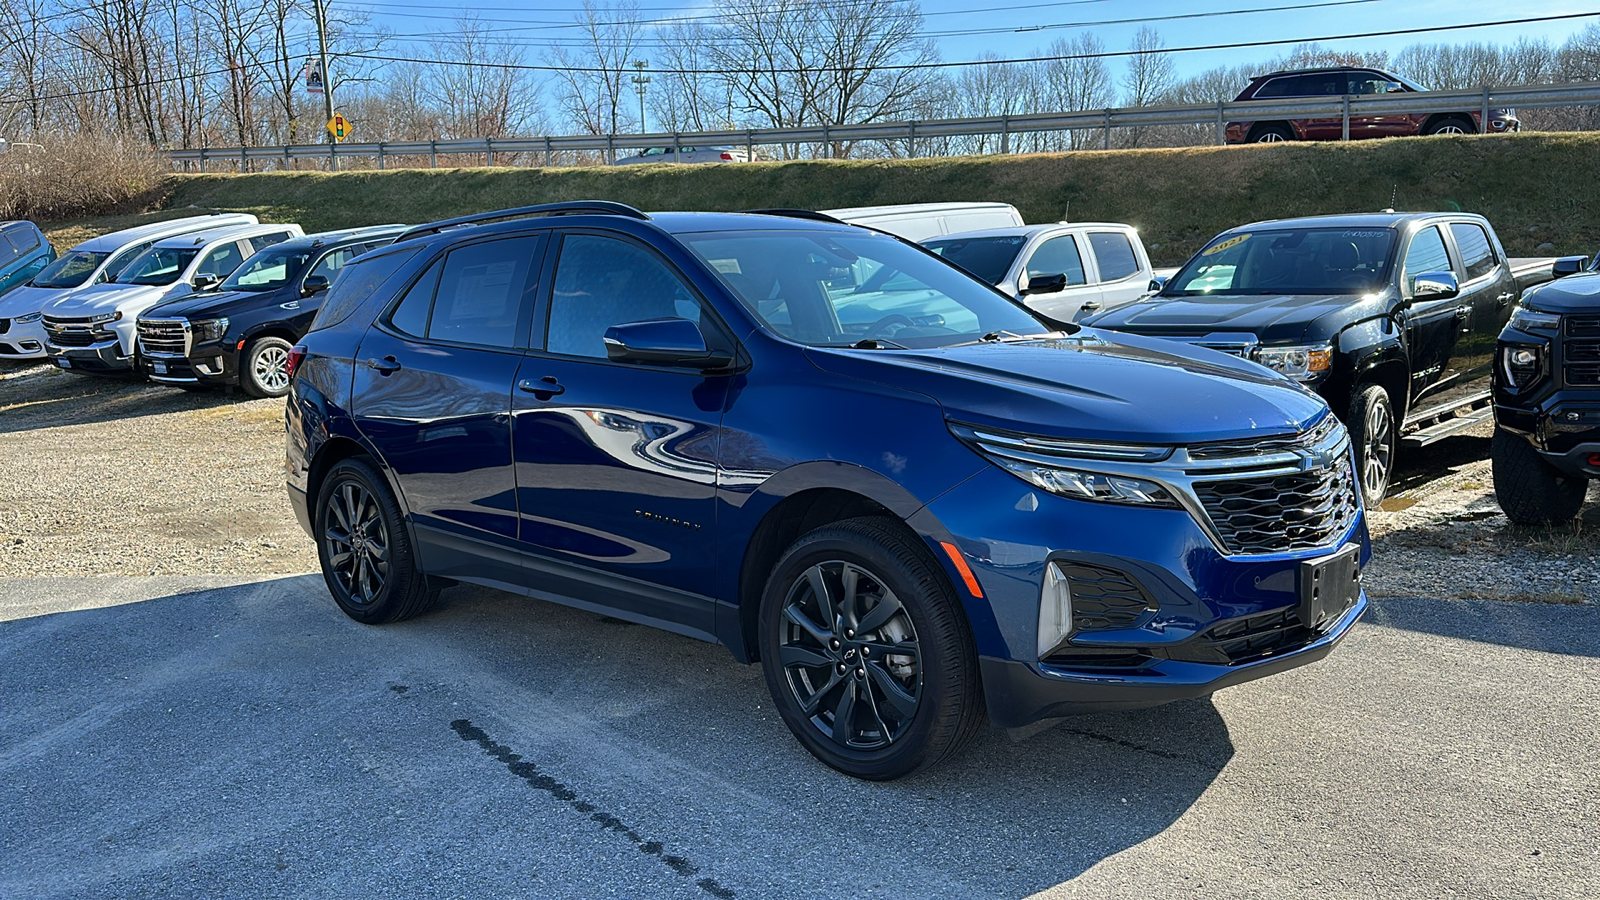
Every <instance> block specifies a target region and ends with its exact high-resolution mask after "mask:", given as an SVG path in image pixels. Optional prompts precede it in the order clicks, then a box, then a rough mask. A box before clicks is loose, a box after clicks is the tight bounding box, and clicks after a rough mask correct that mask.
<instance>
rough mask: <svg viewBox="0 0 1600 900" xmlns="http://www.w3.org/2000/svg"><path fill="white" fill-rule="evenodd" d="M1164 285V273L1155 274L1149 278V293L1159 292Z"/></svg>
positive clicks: (1165, 284) (1165, 279) (1165, 277)
mask: <svg viewBox="0 0 1600 900" xmlns="http://www.w3.org/2000/svg"><path fill="white" fill-rule="evenodd" d="M1166 286H1167V276H1165V275H1157V276H1156V277H1154V278H1152V279H1150V293H1152V294H1159V293H1161V289H1162V288H1164V287H1166Z"/></svg>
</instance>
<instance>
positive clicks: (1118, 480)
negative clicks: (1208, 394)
mask: <svg viewBox="0 0 1600 900" xmlns="http://www.w3.org/2000/svg"><path fill="white" fill-rule="evenodd" d="M950 431H951V432H952V433H953V434H955V435H956V437H958V438H960V439H961V441H962V443H964V444H966V445H967V446H969V447H971V448H972V449H973V450H974V451H976V452H977V453H978V454H979V455H981V456H983V457H984V458H985V459H987V460H989V461H990V462H992V463H994V464H995V465H997V466H999V467H1000V468H1002V469H1005V470H1006V471H1007V472H1010V473H1011V474H1013V475H1015V476H1017V477H1018V478H1021V479H1022V480H1023V481H1026V482H1028V483H1029V484H1031V485H1033V486H1035V487H1039V488H1043V489H1045V490H1047V491H1049V492H1050V493H1052V494H1060V495H1061V496H1063V497H1075V498H1077V499H1079V500H1096V501H1099V502H1102V503H1126V504H1131V505H1134V506H1163V507H1176V506H1177V505H1178V501H1177V499H1176V498H1175V497H1173V496H1172V493H1171V492H1170V491H1168V490H1167V489H1166V488H1165V487H1163V486H1162V485H1160V484H1158V483H1156V482H1154V481H1146V480H1145V479H1143V478H1134V477H1132V476H1128V475H1110V474H1106V473H1103V472H1095V471H1093V470H1092V469H1088V468H1083V469H1080V468H1077V467H1075V466H1073V465H1071V464H1070V463H1071V462H1082V463H1085V464H1086V465H1089V466H1093V465H1094V464H1095V461H1096V460H1103V461H1105V462H1107V463H1116V462H1123V463H1129V462H1133V463H1138V462H1158V461H1160V460H1163V459H1166V458H1167V457H1169V456H1171V455H1172V448H1171V447H1162V446H1151V445H1144V444H1108V443H1094V442H1086V441H1070V440H1060V439H1057V438H1047V437H1032V436H1029V435H1024V434H1015V433H1011V432H1001V431H997V430H992V429H987V428H975V427H973V426H971V425H960V424H957V423H955V422H952V423H950ZM1058 456H1065V457H1068V459H1065V460H1060V461H1059V462H1058V460H1057V459H1056V458H1053V457H1058ZM1064 463H1065V464H1064Z"/></svg>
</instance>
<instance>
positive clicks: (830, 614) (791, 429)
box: [288, 202, 1369, 779]
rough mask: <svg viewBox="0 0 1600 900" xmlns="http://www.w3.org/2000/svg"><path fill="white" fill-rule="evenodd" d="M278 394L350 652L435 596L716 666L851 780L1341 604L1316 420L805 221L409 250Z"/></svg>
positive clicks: (498, 220) (299, 363) (537, 221)
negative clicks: (750, 668)
mask: <svg viewBox="0 0 1600 900" xmlns="http://www.w3.org/2000/svg"><path fill="white" fill-rule="evenodd" d="M1187 349H1188V348H1183V350H1187ZM292 365H293V372H294V375H293V380H292V387H291V392H290V397H289V403H288V471H289V495H290V497H291V500H292V503H293V506H294V508H295V512H296V514H297V515H298V517H299V519H300V522H301V524H302V526H304V527H305V529H306V530H307V532H308V533H309V534H311V535H312V536H313V537H314V538H315V540H316V542H317V546H318V553H319V557H320V559H321V563H322V570H323V575H324V578H325V580H326V583H327V586H328V589H329V591H330V592H331V593H332V595H333V598H334V600H335V601H336V602H337V603H338V604H339V606H340V607H341V608H342V609H343V610H344V611H345V612H346V613H347V614H348V615H350V616H351V617H353V618H355V619H357V620H359V621H362V622H372V623H378V622H390V621H394V620H397V619H403V618H406V617H408V616H413V615H416V614H417V613H420V612H422V611H423V610H425V609H427V608H428V606H429V605H430V604H432V603H433V602H434V599H435V597H436V595H437V593H438V591H439V589H440V587H441V586H442V585H444V584H448V583H449V582H451V581H465V582H472V583H475V584H480V585H489V586H492V587H496V588H501V589H504V590H508V591H513V592H517V593H521V594H525V595H528V596H533V597H538V598H542V599H547V600H553V601H556V602H559V603H566V604H571V605H573V606H577V607H581V608H584V609H589V610H594V611H602V612H604V613H606V614H608V615H612V616H617V617H620V618H625V619H630V620H633V621H637V622H643V623H647V624H650V625H655V626H659V627H661V628H665V629H668V630H671V631H675V632H678V633H680V634H685V635H690V636H693V637H696V638H701V639H704V640H709V641H718V642H721V643H723V644H725V645H726V646H727V647H729V648H730V649H731V650H732V652H733V654H734V655H735V656H736V657H737V658H739V659H740V660H744V661H753V660H757V659H759V660H760V661H761V662H762V664H763V667H764V670H765V674H766V679H767V683H768V686H769V688H770V689H771V691H772V695H773V698H774V699H775V701H776V703H777V706H778V709H779V711H780V713H781V714H782V716H783V718H784V720H785V722H786V723H787V724H788V726H789V727H790V728H791V729H792V730H793V732H794V733H795V735H796V736H797V737H798V738H799V740H800V741H801V743H802V744H804V745H805V747H806V748H807V749H808V750H810V751H811V752H812V753H813V754H815V755H816V756H817V757H818V758H819V759H821V760H823V761H824V762H826V763H827V764H829V765H831V766H834V767H835V768H838V769H840V770H841V771H844V772H847V773H849V774H851V775H855V776H858V777H863V778H873V779H882V778H894V777H897V776H900V775H904V774H906V773H908V772H912V771H915V770H918V769H920V768H923V767H926V766H929V765H932V764H933V763H935V762H936V761H938V760H939V759H940V758H942V757H944V756H946V755H948V754H950V753H952V752H954V751H955V750H956V749H957V748H959V747H960V746H961V745H962V744H963V743H964V742H965V741H966V740H967V739H968V738H969V737H971V736H972V735H973V734H974V733H975V732H976V731H977V730H978V729H979V728H980V727H981V726H982V724H983V723H984V721H985V719H986V718H987V719H989V720H991V721H993V722H996V723H998V724H1000V725H1005V726H1015V725H1021V724H1024V723H1027V722H1031V721H1034V720H1037V719H1041V718H1046V717H1053V716H1060V715H1064V714H1067V713H1072V712H1082V711H1088V710H1104V709H1120V708H1132V707H1140V706H1149V705H1154V704H1159V703H1164V702H1167V701H1170V700H1175V699H1178V698H1184V697H1197V696H1203V695H1205V694H1209V693H1210V692H1212V691H1214V690H1216V689H1218V688H1221V687H1225V686H1227V685H1231V684H1237V683H1239V682H1242V681H1247V680H1250V679H1253V678H1258V677H1261V676H1263V675H1267V674H1270V673H1273V672H1279V671H1282V670H1285V669H1289V668H1292V667H1295V666H1299V665H1302V664H1304V663H1307V662H1310V661H1312V660H1315V659H1319V658H1321V657H1322V656H1324V655H1326V654H1327V653H1328V652H1329V651H1330V650H1331V649H1332V648H1333V646H1334V644H1335V642H1337V641H1338V640H1339V639H1340V638H1341V637H1342V636H1343V635H1344V634H1345V633H1346V632H1347V630H1348V629H1349V628H1350V627H1351V625H1352V624H1353V623H1354V622H1355V620H1356V618H1357V617H1358V616H1360V615H1361V612H1362V610H1363V609H1364V608H1365V604H1366V601H1365V596H1364V594H1363V592H1362V591H1361V588H1360V583H1359V571H1360V566H1361V564H1362V563H1363V562H1364V561H1365V559H1366V558H1367V556H1368V554H1369V544H1368V541H1367V533H1366V527H1365V523H1364V519H1363V516H1362V510H1361V505H1360V501H1359V497H1358V493H1357V490H1356V486H1355V481H1354V478H1353V476H1352V471H1351V459H1352V454H1351V450H1350V442H1349V438H1348V436H1347V435H1346V433H1345V429H1344V426H1342V425H1340V424H1339V422H1338V420H1337V419H1336V418H1335V417H1334V416H1333V415H1332V414H1331V413H1330V412H1329V410H1328V407H1327V405H1326V404H1325V403H1323V402H1322V400H1320V399H1319V398H1317V397H1316V396H1314V395H1312V394H1310V393H1307V392H1305V391H1303V390H1301V389H1300V388H1299V387H1298V386H1297V385H1295V384H1294V383H1293V382H1291V381H1289V380H1287V379H1284V378H1282V377H1280V376H1278V375H1277V374H1274V373H1272V372H1269V371H1267V370H1265V369H1262V368H1260V367H1259V366H1256V365H1254V364H1251V363H1247V362H1244V361H1241V360H1238V359H1234V358H1231V357H1229V356H1227V355H1224V354H1221V353H1209V352H1203V353H1198V354H1194V353H1189V352H1180V348H1177V347H1175V346H1174V345H1172V344H1170V343H1168V342H1165V341H1159V340H1153V339H1148V338H1142V337H1136V336H1126V335H1116V334H1110V333H1105V332H1096V331H1091V330H1087V329H1084V330H1073V331H1070V332H1063V331H1058V330H1054V328H1053V327H1052V326H1050V325H1047V324H1045V323H1042V322H1041V321H1040V320H1039V319H1037V318H1035V317H1034V316H1033V314H1031V313H1030V312H1029V311H1028V310H1027V309H1025V308H1023V307H1022V306H1020V305H1019V304H1017V303H1016V302H1015V301H1014V300H1012V299H1011V298H1008V297H1006V296H1004V295H1002V294H1000V293H998V292H997V291H995V290H994V289H993V288H992V287H989V286H988V285H985V284H982V283H980V282H978V281H976V280H974V279H973V278H971V277H970V276H968V275H966V274H965V273H963V272H961V271H960V270H959V269H957V268H955V267H954V266H952V265H950V264H949V263H946V262H945V261H943V260H941V259H940V258H939V257H937V256H935V255H933V254H931V253H929V252H927V251H925V250H923V249H922V248H920V247H918V246H917V245H915V244H912V243H909V242H906V241H903V240H901V239H899V238H896V237H893V236H890V235H887V234H883V233H881V232H875V231H871V230H867V229H864V228H858V227H854V226H849V225H845V224H843V223H841V222H837V221H834V220H831V219H828V217H826V216H820V215H818V214H816V213H787V214H781V215H780V214H732V213H660V214H655V215H646V214H644V213H641V212H639V211H637V210H634V209H631V208H629V207H625V206H621V205H618V204H608V203H601V202H589V203H568V204H550V205H546V206H541V207H530V208H525V209H521V210H508V211H502V212H498V213H491V214H486V215H483V216H478V217H468V218H465V219H459V220H451V221H447V222H441V223H436V224H433V225H428V226H423V227H420V228H418V229H415V230H414V231H412V232H411V233H409V234H408V236H406V237H403V238H402V239H401V240H399V241H397V242H396V243H395V244H394V245H393V246H391V247H388V248H385V249H382V250H377V251H374V252H372V253H369V254H367V255H365V256H362V257H360V258H358V259H356V260H354V261H353V262H352V263H350V265H348V266H347V267H346V268H345V271H344V273H343V274H342V275H340V277H339V280H338V282H337V283H336V284H335V285H334V287H333V290H332V291H331V292H330V294H329V297H328V299H327V301H326V302H325V303H324V304H323V307H322V311H321V312H320V313H319V314H318V316H317V320H316V322H315V323H314V325H313V327H312V329H311V332H310V333H309V334H307V335H306V337H305V339H304V342H303V345H302V346H300V347H297V348H295V351H294V354H293V357H292ZM619 664H623V663H622V662H621V661H620V660H619Z"/></svg>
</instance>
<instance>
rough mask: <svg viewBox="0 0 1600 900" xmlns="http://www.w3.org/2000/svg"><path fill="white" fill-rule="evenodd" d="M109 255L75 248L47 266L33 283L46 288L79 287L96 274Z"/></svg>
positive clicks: (35, 285)
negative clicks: (96, 270)
mask: <svg viewBox="0 0 1600 900" xmlns="http://www.w3.org/2000/svg"><path fill="white" fill-rule="evenodd" d="M107 255H109V254H105V253H90V252H88V251H86V250H74V251H72V252H71V253H68V254H67V255H66V256H62V257H59V258H58V259H56V261H55V262H53V263H51V264H50V265H48V266H45V268H44V271H42V272H40V273H39V274H38V276H36V277H35V278H34V279H33V285H34V287H45V288H69V287H77V286H78V285H80V284H83V283H84V282H85V281H86V280H88V278H89V276H90V275H92V274H94V270H95V268H96V267H98V266H99V265H100V263H102V262H104V261H105V258H106V256H107Z"/></svg>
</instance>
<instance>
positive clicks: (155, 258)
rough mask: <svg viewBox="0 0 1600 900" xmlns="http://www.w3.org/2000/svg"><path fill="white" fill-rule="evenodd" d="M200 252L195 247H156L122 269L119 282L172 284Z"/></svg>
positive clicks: (118, 277) (118, 278)
mask: <svg viewBox="0 0 1600 900" xmlns="http://www.w3.org/2000/svg"><path fill="white" fill-rule="evenodd" d="M199 253H200V251H199V249H198V248H194V247H184V248H181V249H180V248H177V247H154V248H151V249H150V250H148V251H146V252H145V254H144V255H143V256H141V257H139V258H138V259H136V260H134V261H133V262H131V263H128V267H127V268H126V269H123V270H122V273H121V274H120V275H118V276H117V283H118V284H171V283H173V282H174V281H177V280H178V277H179V276H181V275H182V274H183V270H184V269H187V268H189V263H191V262H193V261H194V258H195V257H196V256H198V255H199Z"/></svg>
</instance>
